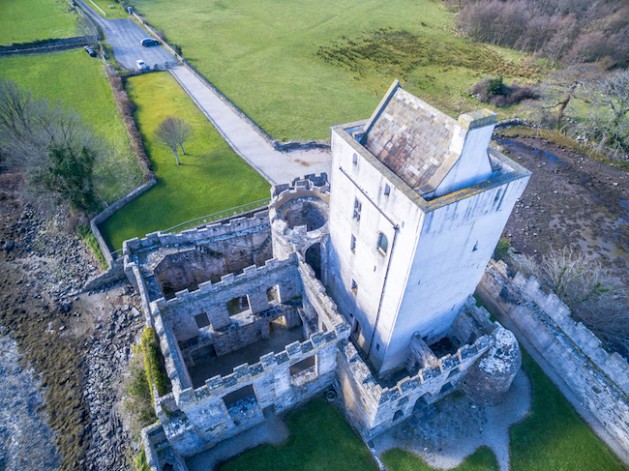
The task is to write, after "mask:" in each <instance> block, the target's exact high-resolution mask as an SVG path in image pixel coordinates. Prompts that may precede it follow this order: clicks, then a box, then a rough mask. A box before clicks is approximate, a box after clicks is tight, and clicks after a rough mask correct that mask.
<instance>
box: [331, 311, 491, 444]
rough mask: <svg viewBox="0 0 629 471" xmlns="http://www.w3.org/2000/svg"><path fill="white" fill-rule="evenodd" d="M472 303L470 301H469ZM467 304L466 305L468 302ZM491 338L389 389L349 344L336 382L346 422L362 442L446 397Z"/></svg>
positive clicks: (341, 354) (465, 347)
mask: <svg viewBox="0 0 629 471" xmlns="http://www.w3.org/2000/svg"><path fill="white" fill-rule="evenodd" d="M471 303H472V304H473V302H471ZM468 304H469V303H468ZM493 343H494V340H493V337H492V335H483V336H480V337H478V338H477V339H476V340H475V341H474V342H473V343H472V344H468V345H463V346H462V347H461V348H459V349H458V350H457V351H456V352H455V353H454V354H448V355H445V356H443V357H441V358H439V359H438V360H437V362H436V364H434V365H431V366H427V367H424V368H421V369H420V370H419V372H418V373H417V374H415V375H410V376H406V377H404V378H402V379H400V380H399V381H397V383H396V384H394V385H392V386H386V385H385V384H384V383H383V382H381V381H380V380H378V379H377V378H375V377H374V376H373V374H372V373H371V371H370V369H369V367H368V366H367V364H366V363H365V361H364V360H363V359H362V357H361V356H360V355H359V353H358V351H357V350H356V347H354V345H353V344H352V343H349V342H348V343H345V344H343V345H342V346H341V348H340V352H339V360H338V371H337V375H338V381H339V385H340V388H341V393H342V396H343V401H344V405H345V409H346V412H347V414H348V416H349V419H350V421H351V422H352V424H353V425H354V426H355V427H356V429H357V430H358V431H359V432H360V434H361V435H362V437H363V439H364V440H365V441H368V440H371V439H372V438H374V437H375V436H377V435H379V434H380V433H382V432H384V431H386V430H387V429H389V428H390V427H392V426H393V425H394V424H395V423H398V422H401V421H402V420H404V419H407V418H408V417H409V416H410V415H412V414H413V412H414V411H416V410H417V409H418V408H419V407H421V406H422V405H424V404H426V403H433V402H436V401H438V400H439V399H441V398H442V397H444V396H445V395H447V394H449V393H450V392H452V391H453V390H454V387H456V385H457V384H458V383H459V381H461V379H462V378H463V377H464V376H465V373H466V371H467V370H468V369H469V368H470V367H471V366H472V365H473V364H474V363H475V362H476V361H477V360H479V359H480V358H481V357H482V356H483V355H484V354H485V353H486V352H487V351H488V350H489V349H490V348H491V346H492V345H493Z"/></svg>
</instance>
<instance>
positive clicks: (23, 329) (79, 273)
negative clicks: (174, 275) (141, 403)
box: [0, 174, 143, 470]
mask: <svg viewBox="0 0 629 471" xmlns="http://www.w3.org/2000/svg"><path fill="white" fill-rule="evenodd" d="M0 188H2V191H0V293H1V294H0V326H2V327H3V328H4V330H3V335H6V336H8V337H10V338H12V339H14V340H15V341H16V342H17V345H18V348H19V351H20V353H21V356H22V358H23V361H24V362H25V363H28V364H29V365H30V366H32V368H33V369H34V371H35V373H36V374H38V375H40V377H41V386H42V388H43V391H44V395H45V399H46V403H45V405H44V409H45V412H46V415H47V417H48V425H49V426H50V427H51V429H52V430H53V432H54V438H55V444H56V448H57V451H58V453H59V455H60V457H61V460H60V467H59V469H63V470H80V469H86V470H87V469H90V470H93V469H97V470H100V469H103V470H105V469H106V470H122V469H128V468H129V466H128V465H127V462H126V461H125V460H126V459H127V456H128V455H129V453H128V452H127V447H128V446H129V437H128V434H127V433H126V432H125V430H124V427H123V425H122V421H121V418H120V413H119V411H118V404H120V403H121V401H120V396H121V391H120V389H121V388H120V384H121V382H122V377H123V375H124V372H125V371H126V367H127V362H128V359H129V355H130V349H131V345H132V344H133V342H134V337H135V335H136V334H137V332H138V331H139V330H140V329H141V328H142V325H143V317H142V315H141V314H140V312H139V311H138V309H137V304H138V299H137V296H135V295H134V294H133V293H132V291H131V290H130V288H129V287H126V286H118V287H114V288H112V289H110V290H108V291H105V292H100V293H94V294H91V295H90V294H84V293H81V289H82V287H83V285H84V283H85V282H86V281H87V280H88V279H89V278H90V277H91V276H93V275H94V274H95V273H96V272H97V271H98V268H97V264H96V262H95V261H94V260H93V258H92V256H91V254H90V253H89V252H88V250H87V249H86V248H85V246H84V244H83V243H82V242H81V241H80V240H79V239H78V237H77V236H76V235H75V233H74V231H73V230H72V229H73V228H72V227H68V226H71V223H72V215H71V214H69V213H68V212H67V211H66V210H64V209H63V208H60V207H56V208H53V209H49V208H48V209H46V208H45V207H44V208H43V209H42V208H39V207H38V205H37V203H35V204H29V203H25V202H24V201H23V199H22V196H21V195H22V193H21V191H22V188H23V185H22V181H21V179H20V177H19V176H16V175H7V174H4V175H0Z"/></svg>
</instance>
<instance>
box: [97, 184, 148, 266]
mask: <svg viewBox="0 0 629 471" xmlns="http://www.w3.org/2000/svg"><path fill="white" fill-rule="evenodd" d="M156 183H157V179H156V178H153V179H151V180H149V181H148V182H146V183H144V184H143V185H140V186H139V187H137V188H136V189H135V190H133V191H132V192H131V193H129V194H128V195H125V196H123V197H122V198H120V199H119V200H118V201H116V202H114V203H112V204H110V205H109V206H107V207H106V208H105V209H104V210H102V211H101V212H100V213H98V214H97V215H96V216H94V217H93V218H92V219H91V221H90V228H91V229H92V232H93V233H94V236H95V237H96V240H97V242H98V246H99V247H100V249H101V251H102V252H103V255H104V256H105V260H107V263H108V264H109V266H110V267H111V266H112V265H113V262H114V257H113V255H112V253H111V251H110V250H109V246H108V245H107V243H106V242H105V239H104V238H103V235H102V234H101V233H100V230H99V229H98V225H99V224H102V223H103V222H105V221H106V220H107V219H108V218H110V217H111V215H112V214H114V213H115V212H116V211H118V210H119V209H120V208H122V207H123V206H125V205H126V204H129V203H130V202H131V201H133V200H134V199H136V198H137V197H138V196H140V195H141V194H142V193H144V192H146V191H148V190H150V189H151V188H152V187H153V186H155V184H156Z"/></svg>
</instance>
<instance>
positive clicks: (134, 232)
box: [102, 72, 269, 249]
mask: <svg viewBox="0 0 629 471" xmlns="http://www.w3.org/2000/svg"><path fill="white" fill-rule="evenodd" d="M127 84H128V91H129V94H130V96H131V99H132V100H133V101H134V102H135V103H136V104H137V106H138V110H137V113H136V119H137V122H138V125H139V128H140V132H141V134H142V138H143V140H144V145H145V147H146V150H147V153H148V155H149V157H150V159H151V162H152V163H153V169H154V170H155V174H156V175H157V179H158V183H157V185H155V186H154V187H153V188H152V189H150V190H149V191H148V192H146V193H145V194H143V195H142V196H141V197H139V198H138V199H136V200H134V201H133V202H131V203H130V204H128V205H127V206H125V207H124V208H122V209H121V210H120V211H118V212H116V213H115V214H114V215H113V216H112V217H111V218H110V219H108V220H107V221H106V222H105V224H104V225H103V227H102V232H103V235H104V236H105V239H106V240H107V241H108V242H109V244H110V245H111V246H112V247H114V248H115V249H118V248H120V247H121V246H122V242H123V241H124V240H126V239H130V238H133V237H143V236H144V235H145V234H147V233H149V232H153V231H156V230H159V229H166V228H168V227H170V226H174V225H175V224H178V223H180V222H183V221H187V220H189V219H193V218H196V217H200V216H203V215H206V214H210V213H214V212H217V211H220V210H223V209H227V208H232V207H234V206H238V205H240V204H243V203H248V202H251V201H255V200H258V199H261V198H264V197H267V196H268V195H269V184H268V183H267V182H266V180H264V179H263V178H262V177H260V176H259V175H258V173H256V172H255V171H254V170H253V169H252V168H251V167H249V165H247V164H246V163H245V162H244V161H243V160H242V159H241V158H240V157H238V156H237V155H236V154H235V153H234V152H233V151H232V150H231V148H230V147H229V146H228V145H227V143H226V142H225V141H224V140H223V139H222V137H221V136H220V135H219V133H218V132H217V131H216V130H215V129H214V128H213V127H212V126H211V124H210V123H209V121H208V120H207V119H206V118H205V116H204V115H203V114H202V113H201V111H199V109H198V108H197V107H196V106H195V105H194V103H193V102H192V100H191V99H190V98H189V97H188V96H187V95H186V94H185V93H184V91H183V90H182V89H181V88H180V87H179V85H178V84H177V82H176V81H175V79H174V78H172V76H171V75H170V74H168V73H165V72H163V73H152V74H146V75H141V76H137V77H133V78H131V79H130V80H129V81H128V82H127ZM168 116H177V117H179V118H181V119H183V120H184V121H185V122H187V123H188V124H190V125H191V126H192V128H193V132H192V135H191V137H190V138H189V139H188V141H187V142H186V146H185V147H186V151H187V153H188V155H182V156H181V163H182V165H181V166H177V164H176V161H175V157H174V155H173V154H172V152H171V151H170V149H168V148H167V147H165V146H164V145H162V144H159V143H158V141H157V140H156V136H155V131H156V129H157V127H158V126H159V124H160V123H161V122H162V121H163V120H164V119H165V118H167V117H168Z"/></svg>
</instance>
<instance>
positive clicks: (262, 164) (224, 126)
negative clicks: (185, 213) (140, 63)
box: [77, 0, 331, 184]
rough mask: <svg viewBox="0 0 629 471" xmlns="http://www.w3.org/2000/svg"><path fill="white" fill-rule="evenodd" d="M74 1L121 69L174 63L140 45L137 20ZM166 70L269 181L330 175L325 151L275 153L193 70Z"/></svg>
mask: <svg viewBox="0 0 629 471" xmlns="http://www.w3.org/2000/svg"><path fill="white" fill-rule="evenodd" d="M77 3H78V4H79V5H80V6H81V8H82V9H83V10H84V11H85V12H86V13H87V14H88V15H89V16H90V17H91V18H92V19H93V20H94V21H95V22H96V23H98V25H99V26H100V27H101V28H102V29H103V32H104V33H105V37H106V38H107V42H108V43H109V44H110V45H111V47H112V48H113V50H114V55H115V56H116V60H117V61H118V62H119V63H120V64H121V65H122V66H123V67H125V68H127V69H129V70H133V69H135V67H136V65H135V61H136V60H137V59H142V60H144V62H146V64H147V65H149V66H151V67H152V66H153V65H154V64H159V65H160V66H163V65H164V63H166V62H167V63H169V64H170V65H174V64H177V60H176V59H175V58H174V57H173V56H172V55H171V54H170V53H169V52H168V51H166V49H164V48H163V47H161V46H158V47H150V48H145V47H142V46H141V45H140V41H141V40H142V38H145V37H150V35H149V34H148V33H147V32H146V31H145V30H144V29H143V28H142V27H141V26H139V25H138V24H136V23H134V22H133V21H131V20H127V19H117V20H109V19H105V18H103V17H101V16H100V15H98V14H97V13H96V12H94V11H93V10H92V8H91V6H90V5H89V4H88V3H86V2H84V1H83V0H77ZM170 71H171V73H172V75H173V76H174V77H175V79H177V81H178V82H179V83H180V84H181V86H182V87H183V89H184V90H185V91H186V93H187V94H188V95H190V98H192V100H193V101H194V102H195V103H196V104H197V106H198V107H199V108H200V109H201V111H202V112H203V113H204V114H205V116H206V117H207V118H208V119H209V120H210V122H211V123H212V124H213V125H214V127H215V128H216V129H217V130H218V131H219V132H220V133H221V135H222V136H223V138H224V139H225V140H226V141H227V142H228V143H229V145H230V146H231V147H232V148H233V149H234V151H235V152H236V153H237V154H238V155H240V156H241V157H242V158H243V159H244V160H245V161H246V162H247V163H249V165H251V166H252V167H253V168H254V169H256V170H257V171H258V172H259V173H260V174H261V175H262V176H263V177H264V178H265V179H266V180H268V181H269V182H270V183H272V184H278V183H289V182H290V181H292V180H293V179H294V178H297V177H301V176H303V175H306V174H309V173H321V172H327V173H328V174H329V173H330V162H331V158H330V152H329V151H328V150H325V149H313V150H295V151H291V152H280V151H277V150H275V148H274V147H273V145H272V144H271V143H270V142H269V140H268V139H266V138H265V137H263V135H262V134H261V132H260V130H259V129H258V128H257V127H256V126H255V125H254V124H253V123H252V122H251V121H249V120H248V119H247V118H246V117H244V116H243V115H241V114H240V113H239V112H238V110H237V109H236V108H235V106H234V105H232V104H231V103H229V102H228V101H227V100H226V99H225V98H224V97H223V96H221V94H220V92H218V91H217V90H215V89H214V88H213V87H211V86H210V85H208V84H207V83H206V82H205V80H203V79H202V78H201V77H199V76H197V75H196V74H195V73H194V72H193V71H192V70H191V69H189V68H188V67H186V66H185V65H176V66H175V67H172V68H171V70H170Z"/></svg>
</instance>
